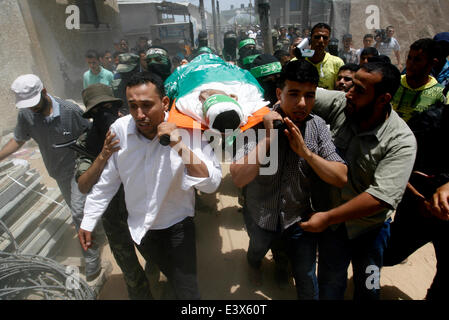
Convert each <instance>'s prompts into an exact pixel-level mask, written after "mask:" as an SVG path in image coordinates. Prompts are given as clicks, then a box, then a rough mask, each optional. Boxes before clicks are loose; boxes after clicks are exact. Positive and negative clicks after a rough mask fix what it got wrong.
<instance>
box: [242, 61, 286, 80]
mask: <svg viewBox="0 0 449 320" xmlns="http://www.w3.org/2000/svg"><path fill="white" fill-rule="evenodd" d="M281 70H282V65H281V63H280V62H272V63H269V64H264V65H261V66H258V67H254V68H251V70H250V72H251V74H252V75H253V76H254V78H256V79H257V78H261V77H265V76H269V75H270V74H274V73H279V72H281Z"/></svg>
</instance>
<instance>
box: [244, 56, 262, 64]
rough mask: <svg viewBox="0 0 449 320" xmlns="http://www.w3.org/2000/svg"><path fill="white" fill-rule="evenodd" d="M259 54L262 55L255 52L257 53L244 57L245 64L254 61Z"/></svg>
mask: <svg viewBox="0 0 449 320" xmlns="http://www.w3.org/2000/svg"><path fill="white" fill-rule="evenodd" d="M258 56H260V54H255V55H252V56H247V57H245V58H243V65H247V64H250V63H253V61H254V59H256V58H257V57H258Z"/></svg>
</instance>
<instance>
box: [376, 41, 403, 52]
mask: <svg viewBox="0 0 449 320" xmlns="http://www.w3.org/2000/svg"><path fill="white" fill-rule="evenodd" d="M400 48H401V47H400V46H399V42H398V40H396V38H394V37H391V39H390V42H381V43H380V45H379V48H377V51H379V54H380V55H385V56H387V57H390V55H391V53H392V51H399V49H400Z"/></svg>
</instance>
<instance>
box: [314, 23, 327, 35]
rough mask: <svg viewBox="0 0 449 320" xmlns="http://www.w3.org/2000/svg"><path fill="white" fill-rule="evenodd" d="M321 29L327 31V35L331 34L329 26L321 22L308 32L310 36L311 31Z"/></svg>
mask: <svg viewBox="0 0 449 320" xmlns="http://www.w3.org/2000/svg"><path fill="white" fill-rule="evenodd" d="M321 28H324V29H327V30H329V35H330V34H331V26H330V25H328V24H327V23H323V22H320V23H317V24H316V25H314V26H313V28H312V30H311V31H310V34H311V35H312V34H313V31H315V29H321Z"/></svg>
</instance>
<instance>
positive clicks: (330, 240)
mask: <svg viewBox="0 0 449 320" xmlns="http://www.w3.org/2000/svg"><path fill="white" fill-rule="evenodd" d="M399 82H400V74H399V71H398V69H397V68H396V67H395V66H393V65H392V64H387V63H381V62H376V63H367V64H365V65H363V66H362V67H361V68H360V70H359V71H357V72H356V74H355V75H354V79H353V83H354V85H353V86H352V88H351V89H350V90H349V92H347V93H346V94H345V93H343V92H339V91H329V90H324V89H319V90H317V98H316V102H315V107H314V112H315V113H316V114H317V115H319V116H321V117H323V119H324V120H325V121H326V123H328V124H329V125H330V129H331V132H332V135H333V138H334V143H335V145H336V147H337V148H338V150H339V151H340V152H341V153H342V156H343V157H344V159H345V160H346V162H347V164H348V171H349V172H348V184H347V185H346V186H344V187H343V188H342V189H341V191H340V192H335V193H334V194H333V195H334V196H335V197H334V198H333V199H332V200H333V201H332V204H331V205H329V207H330V209H328V210H323V211H320V212H316V213H312V215H311V216H310V218H309V220H308V221H306V222H302V223H300V226H301V228H303V229H304V230H305V231H309V232H321V237H320V242H319V244H318V247H319V262H318V265H319V269H318V282H319V292H320V299H332V300H336V299H343V298H344V293H345V289H346V283H347V270H348V266H349V263H350V262H352V268H353V274H354V277H353V280H354V299H356V300H360V299H379V295H380V269H381V268H382V265H383V252H384V249H385V247H386V243H387V240H388V237H389V233H390V221H391V215H392V213H393V211H394V210H395V209H396V207H397V206H398V204H399V202H400V201H401V198H402V195H403V194H404V191H405V187H406V185H407V181H408V178H409V177H410V174H411V172H412V168H413V163H414V161H415V155H416V149H417V147H416V140H415V137H414V135H413V133H412V131H411V130H410V128H409V127H408V126H407V124H406V123H405V122H404V121H403V120H402V119H401V118H400V117H399V115H398V114H397V113H396V112H395V111H394V110H393V109H392V107H391V104H390V102H391V100H392V98H393V96H394V94H395V92H396V90H397V89H398V87H399Z"/></svg>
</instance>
